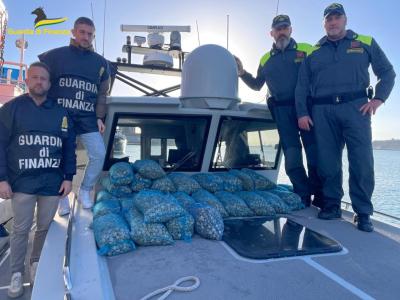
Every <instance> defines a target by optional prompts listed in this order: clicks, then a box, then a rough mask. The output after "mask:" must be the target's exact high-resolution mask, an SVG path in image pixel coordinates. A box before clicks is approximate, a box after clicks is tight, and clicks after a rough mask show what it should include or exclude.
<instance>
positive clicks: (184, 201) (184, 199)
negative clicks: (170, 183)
mask: <svg viewBox="0 0 400 300" xmlns="http://www.w3.org/2000/svg"><path fill="white" fill-rule="evenodd" d="M172 196H174V197H175V199H176V200H177V201H178V203H179V205H180V206H182V207H183V208H184V209H185V210H189V208H190V206H191V205H193V204H194V203H195V202H196V201H195V200H194V199H193V198H192V197H190V196H189V195H188V194H186V193H184V192H176V193H173V194H172Z"/></svg>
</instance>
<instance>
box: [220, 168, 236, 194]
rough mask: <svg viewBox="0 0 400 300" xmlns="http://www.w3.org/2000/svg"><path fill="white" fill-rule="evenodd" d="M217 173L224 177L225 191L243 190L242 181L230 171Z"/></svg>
mask: <svg viewBox="0 0 400 300" xmlns="http://www.w3.org/2000/svg"><path fill="white" fill-rule="evenodd" d="M215 175H216V176H218V177H219V178H221V179H222V181H223V190H224V191H227V192H231V193H233V192H238V191H241V190H243V184H242V181H241V180H240V179H239V178H238V177H236V176H234V175H232V174H230V173H229V172H223V173H217V174H215Z"/></svg>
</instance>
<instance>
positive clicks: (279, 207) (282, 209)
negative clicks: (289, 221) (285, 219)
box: [255, 191, 290, 214]
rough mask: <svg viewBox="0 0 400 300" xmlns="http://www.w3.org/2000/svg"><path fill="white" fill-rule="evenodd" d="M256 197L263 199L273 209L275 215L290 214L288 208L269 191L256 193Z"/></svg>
mask: <svg viewBox="0 0 400 300" xmlns="http://www.w3.org/2000/svg"><path fill="white" fill-rule="evenodd" d="M255 193H257V194H258V195H260V196H262V197H264V199H265V200H266V201H267V202H268V203H269V204H270V205H271V206H272V207H273V208H274V209H275V212H276V213H277V214H287V213H289V212H290V209H289V206H287V204H286V203H285V202H284V201H283V200H282V199H281V198H279V196H277V195H275V194H273V193H271V192H269V191H256V192H255Z"/></svg>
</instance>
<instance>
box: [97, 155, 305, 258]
mask: <svg viewBox="0 0 400 300" xmlns="http://www.w3.org/2000/svg"><path fill="white" fill-rule="evenodd" d="M100 184H101V186H102V190H101V191H99V192H98V193H97V196H96V203H95V205H94V206H93V230H94V233H95V238H96V242H97V245H98V248H99V250H98V251H99V254H101V255H109V256H110V255H116V254H120V253H125V252H128V251H132V250H134V249H135V247H136V246H135V245H137V246H161V245H172V244H173V243H174V240H184V241H190V240H191V238H192V236H193V234H194V233H197V234H198V235H199V236H201V237H203V238H207V239H212V240H220V239H222V235H223V232H224V221H223V220H224V219H225V218H231V217H235V218H237V217H252V216H268V217H271V218H273V217H275V216H276V215H277V214H287V213H289V212H290V211H293V210H297V209H302V208H304V205H303V204H302V202H301V198H300V197H299V196H298V195H296V194H294V193H293V192H292V191H291V190H290V189H291V187H290V186H287V185H276V184H275V183H273V182H271V181H270V180H269V179H268V178H266V177H264V176H262V175H260V174H259V173H257V172H255V171H253V170H250V169H242V170H230V171H228V172H218V173H217V172H216V173H196V174H194V175H191V176H189V175H186V174H183V173H171V174H166V173H165V171H164V170H163V168H162V167H161V166H160V165H159V164H158V163H156V162H155V161H152V160H138V161H136V162H135V163H133V164H132V163H127V162H118V163H116V164H114V165H113V166H112V167H111V168H110V170H109V172H108V174H107V176H105V177H104V178H102V179H101V180H100ZM113 230H115V231H116V232H115V233H113Z"/></svg>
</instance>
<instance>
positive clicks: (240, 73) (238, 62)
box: [233, 56, 244, 76]
mask: <svg viewBox="0 0 400 300" xmlns="http://www.w3.org/2000/svg"><path fill="white" fill-rule="evenodd" d="M233 57H234V58H235V60H236V65H237V69H238V75H239V76H242V75H243V74H244V69H243V64H242V61H241V60H240V59H239V58H238V57H236V56H233Z"/></svg>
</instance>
